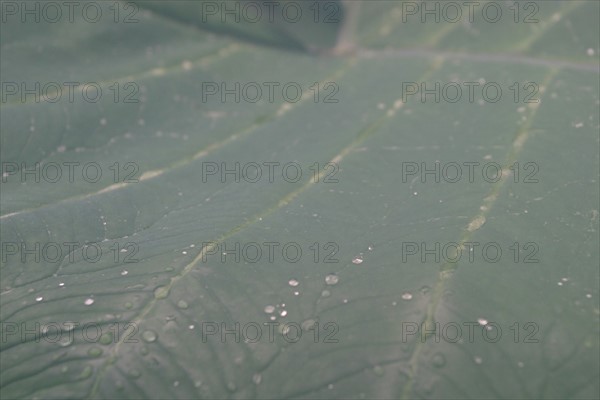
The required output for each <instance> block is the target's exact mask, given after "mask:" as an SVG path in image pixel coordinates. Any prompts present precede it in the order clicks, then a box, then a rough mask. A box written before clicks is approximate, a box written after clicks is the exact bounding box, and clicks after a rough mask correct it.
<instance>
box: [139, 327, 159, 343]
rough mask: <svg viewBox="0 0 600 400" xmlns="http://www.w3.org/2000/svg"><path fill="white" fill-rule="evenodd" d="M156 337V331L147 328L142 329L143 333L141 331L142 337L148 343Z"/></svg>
mask: <svg viewBox="0 0 600 400" xmlns="http://www.w3.org/2000/svg"><path fill="white" fill-rule="evenodd" d="M157 337H158V336H157V335H156V332H154V331H151V330H147V331H144V333H142V339H144V340H145V341H146V342H148V343H152V342H154V341H155V340H156V338H157Z"/></svg>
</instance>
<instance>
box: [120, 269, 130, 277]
mask: <svg viewBox="0 0 600 400" xmlns="http://www.w3.org/2000/svg"><path fill="white" fill-rule="evenodd" d="M128 273H129V271H127V270H126V269H125V270H123V271H121V275H123V276H125V275H127V274H128Z"/></svg>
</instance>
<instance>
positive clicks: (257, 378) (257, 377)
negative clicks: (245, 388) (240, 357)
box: [252, 374, 262, 385]
mask: <svg viewBox="0 0 600 400" xmlns="http://www.w3.org/2000/svg"><path fill="white" fill-rule="evenodd" d="M261 381H262V375H261V374H254V375H253V376H252V382H254V384H256V385H260V382H261Z"/></svg>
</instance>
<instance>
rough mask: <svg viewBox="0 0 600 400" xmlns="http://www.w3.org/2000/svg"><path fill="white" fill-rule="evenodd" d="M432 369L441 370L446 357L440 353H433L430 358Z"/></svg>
mask: <svg viewBox="0 0 600 400" xmlns="http://www.w3.org/2000/svg"><path fill="white" fill-rule="evenodd" d="M431 362H432V363H433V366H434V367H437V368H442V367H443V366H444V365H446V357H444V355H443V354H442V353H435V354H434V355H433V357H432V358H431Z"/></svg>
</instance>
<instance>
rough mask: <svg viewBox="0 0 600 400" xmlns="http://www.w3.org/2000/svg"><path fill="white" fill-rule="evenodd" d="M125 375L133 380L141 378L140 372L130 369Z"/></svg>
mask: <svg viewBox="0 0 600 400" xmlns="http://www.w3.org/2000/svg"><path fill="white" fill-rule="evenodd" d="M127 375H129V376H130V377H132V378H133V379H137V378H139V377H140V376H142V373H141V372H140V371H138V370H137V369H132V370H129V372H128V373H127Z"/></svg>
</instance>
